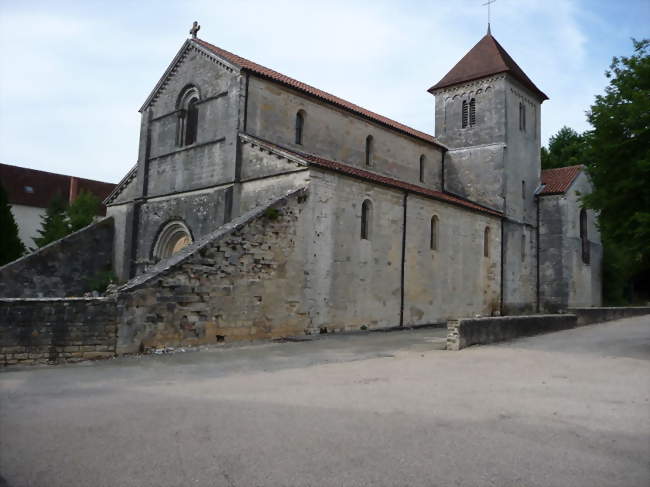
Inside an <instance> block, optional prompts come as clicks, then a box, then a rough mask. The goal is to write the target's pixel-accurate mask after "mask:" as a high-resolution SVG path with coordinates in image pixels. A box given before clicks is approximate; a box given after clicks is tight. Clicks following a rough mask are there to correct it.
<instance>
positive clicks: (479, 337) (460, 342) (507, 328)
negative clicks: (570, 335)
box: [447, 314, 577, 350]
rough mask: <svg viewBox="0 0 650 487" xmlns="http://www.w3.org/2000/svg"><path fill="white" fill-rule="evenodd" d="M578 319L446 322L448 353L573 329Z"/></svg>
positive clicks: (546, 317) (537, 317) (551, 317)
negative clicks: (473, 346)
mask: <svg viewBox="0 0 650 487" xmlns="http://www.w3.org/2000/svg"><path fill="white" fill-rule="evenodd" d="M576 325H577V318H576V315H573V314H564V315H534V316H501V317H495V318H466V319H460V320H450V321H448V322H447V350H460V349H462V348H465V347H469V346H470V345H477V344H485V343H493V342H502V341H504V340H512V339H513V338H518V337H522V336H530V335H537V334H539V333H547V332H550V331H558V330H564V329H567V328H573V327H575V326H576Z"/></svg>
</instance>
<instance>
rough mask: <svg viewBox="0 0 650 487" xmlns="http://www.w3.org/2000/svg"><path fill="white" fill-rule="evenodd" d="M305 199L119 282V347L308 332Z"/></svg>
mask: <svg viewBox="0 0 650 487" xmlns="http://www.w3.org/2000/svg"><path fill="white" fill-rule="evenodd" d="M306 199H307V193H306V192H305V191H304V190H298V191H296V192H293V193H292V194H291V195H290V196H287V197H283V198H279V199H277V200H275V201H274V202H272V203H271V205H270V206H268V205H263V206H260V207H258V208H256V209H254V210H252V211H250V212H248V213H246V214H244V215H242V216H241V217H239V218H237V219H235V220H233V221H232V222H230V223H228V224H226V225H224V226H222V227H221V228H220V229H218V230H217V231H215V232H213V233H212V234H210V235H208V236H206V237H205V238H203V239H200V240H198V241H196V242H195V243H193V244H192V245H190V246H188V247H186V248H185V249H183V250H182V251H180V252H178V253H177V254H174V255H173V256H172V257H170V258H169V259H166V260H165V261H161V262H160V263H159V264H158V265H156V266H154V267H152V268H151V269H150V271H149V272H148V273H147V274H143V275H141V276H138V277H137V278H135V279H133V280H131V281H130V282H129V283H127V284H126V285H125V286H123V287H122V288H120V295H119V298H118V299H119V301H118V308H119V311H118V313H119V316H120V329H119V337H118V346H117V351H118V353H130V352H137V351H139V350H148V349H155V348H163V347H169V346H179V345H188V346H191V345H203V344H212V343H218V342H222V341H225V342H229V341H234V340H252V339H263V338H274V337H282V336H290V335H298V334H304V333H305V331H306V329H307V328H308V327H309V318H308V313H307V309H306V308H305V307H304V301H303V299H302V296H303V290H304V279H305V277H304V267H305V266H304V251H303V249H302V245H303V242H304V238H302V236H301V235H299V232H300V230H301V228H302V226H301V225H300V224H299V219H300V215H301V213H302V209H303V206H304V203H305V200H306Z"/></svg>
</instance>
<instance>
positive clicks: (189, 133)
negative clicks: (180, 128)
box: [185, 98, 199, 145]
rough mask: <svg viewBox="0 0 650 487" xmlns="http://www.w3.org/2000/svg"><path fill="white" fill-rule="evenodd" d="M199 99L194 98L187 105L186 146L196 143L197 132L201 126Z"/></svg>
mask: <svg viewBox="0 0 650 487" xmlns="http://www.w3.org/2000/svg"><path fill="white" fill-rule="evenodd" d="M198 101H199V100H198V98H192V99H191V100H190V102H189V103H188V105H187V122H186V123H187V126H186V128H185V145H192V144H193V143H194V142H196V131H197V129H198V125H199V107H198V105H197V103H198Z"/></svg>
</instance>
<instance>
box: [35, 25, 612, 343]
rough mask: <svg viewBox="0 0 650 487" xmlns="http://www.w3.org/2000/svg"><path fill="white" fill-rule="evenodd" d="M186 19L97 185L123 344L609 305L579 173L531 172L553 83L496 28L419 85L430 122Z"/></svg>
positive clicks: (407, 323)
mask: <svg viewBox="0 0 650 487" xmlns="http://www.w3.org/2000/svg"><path fill="white" fill-rule="evenodd" d="M196 31H197V29H196V28H194V29H193V31H192V37H191V38H189V39H187V40H186V41H185V42H184V44H183V45H182V46H181V48H180V50H179V51H178V53H177V54H176V56H175V57H174V58H173V59H172V61H171V63H170V65H169V67H168V68H167V70H166V71H165V73H164V74H163V75H162V77H161V78H160V80H159V81H158V83H157V84H156V85H155V87H154V88H153V90H152V92H151V94H150V95H149V97H148V98H147V99H146V100H145V102H144V104H143V106H142V107H141V109H140V112H141V113H142V122H141V129H140V144H139V153H138V161H137V164H136V165H135V167H134V168H133V169H132V170H131V171H129V173H128V174H127V175H126V176H125V177H124V179H123V180H122V181H121V182H120V184H119V185H118V186H117V187H116V189H115V190H114V191H113V192H112V194H111V195H110V196H109V197H108V198H107V199H106V200H105V204H106V205H107V207H108V210H107V215H108V217H109V220H110V221H111V222H112V223H111V225H112V239H111V242H112V248H111V249H110V253H111V255H112V260H111V262H110V265H112V267H113V269H114V272H115V274H116V275H117V276H118V277H119V279H120V280H121V281H122V282H124V284H122V285H121V287H119V288H118V289H117V296H118V298H117V301H118V305H117V307H118V312H119V313H121V321H120V323H121V325H120V330H119V331H118V342H119V343H118V350H122V351H133V350H134V349H135V348H134V347H136V346H140V348H142V347H145V348H146V347H148V346H158V345H160V344H163V345H171V344H181V343H182V344H200V343H211V342H213V341H223V340H230V339H242V338H250V337H258V338H259V337H276V336H287V335H296V334H302V333H318V332H326V331H340V330H358V329H377V328H388V327H395V326H414V325H422V324H436V323H444V322H445V321H446V320H448V319H452V318H459V317H468V316H477V315H480V316H493V315H500V314H501V315H504V314H526V313H536V312H555V311H558V310H563V309H566V308H568V307H573V306H597V305H600V303H601V277H600V273H601V256H602V247H601V243H600V238H599V233H598V229H597V226H596V219H595V215H594V214H593V213H592V211H591V210H586V209H583V208H581V204H580V195H581V194H585V193H587V192H589V191H590V181H589V179H588V176H587V174H586V173H585V171H584V170H583V168H582V167H580V166H574V167H569V168H561V169H555V170H551V171H541V169H540V139H541V136H540V126H541V105H542V103H543V102H544V101H545V100H547V99H548V98H547V96H546V95H545V94H544V93H543V92H542V91H541V90H540V89H539V88H538V87H537V86H536V85H535V84H534V83H533V82H532V81H531V80H530V79H529V78H528V76H527V75H526V74H525V73H524V72H523V70H522V69H521V68H520V67H519V66H518V65H517V63H516V62H515V61H514V60H513V59H512V58H511V57H510V56H509V55H508V53H507V52H506V51H505V49H504V48H503V47H502V46H501V45H500V44H499V43H498V42H497V40H496V39H495V38H494V37H493V36H492V35H491V34H490V32H489V31H488V33H487V35H485V36H484V37H483V38H482V39H480V41H479V42H478V43H477V44H476V45H475V46H474V47H473V48H472V49H471V50H470V51H469V52H468V53H467V54H466V55H465V56H464V57H463V58H462V59H461V60H460V61H459V62H458V63H457V64H456V65H455V66H454V67H453V68H452V69H451V70H450V71H449V72H448V73H447V74H446V75H445V76H444V77H443V78H442V79H441V80H440V81H438V82H437V83H435V84H434V85H433V86H432V87H431V88H429V89H428V92H429V93H430V94H431V95H432V96H434V97H435V136H432V135H429V134H427V133H423V132H420V131H418V130H415V129H413V128H411V127H408V126H406V125H404V124H402V123H399V122H396V121H394V120H391V119H389V118H386V117H384V116H381V115H378V114H376V113H373V112H371V111H369V110H366V109H364V108H362V107H360V106H357V105H355V104H353V103H351V102H348V101H346V100H343V99H341V98H338V97H337V96H334V95H331V94H329V93H326V92H324V91H321V90H319V89H317V88H314V87H312V86H310V85H307V84H305V83H302V82H300V81H297V80H295V79H293V78H290V77H288V76H286V75H283V74H281V73H278V72H276V71H274V70H272V69H269V68H266V67H264V66H262V65H260V64H257V63H255V62H252V61H249V60H247V59H244V58H242V57H240V56H238V55H236V54H233V53H231V52H229V51H226V50H224V49H222V48H219V47H217V46H215V45H213V44H210V43H208V42H206V41H204V40H202V39H200V38H198V37H197V36H196ZM33 285H34V286H38V284H33ZM57 292H58V293H59V294H61V293H63V295H68V294H69V291H65V290H63V291H57ZM23 295H26V294H23ZM39 295H43V293H39ZM138 344H139V345H138Z"/></svg>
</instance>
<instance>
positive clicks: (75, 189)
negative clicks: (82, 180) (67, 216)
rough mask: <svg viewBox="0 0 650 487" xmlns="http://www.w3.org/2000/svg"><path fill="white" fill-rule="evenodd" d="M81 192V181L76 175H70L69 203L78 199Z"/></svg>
mask: <svg viewBox="0 0 650 487" xmlns="http://www.w3.org/2000/svg"><path fill="white" fill-rule="evenodd" d="M78 193H79V181H78V180H77V178H75V177H74V176H70V195H69V196H68V204H70V205H71V204H72V203H73V202H74V200H76V199H77V195H78Z"/></svg>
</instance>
